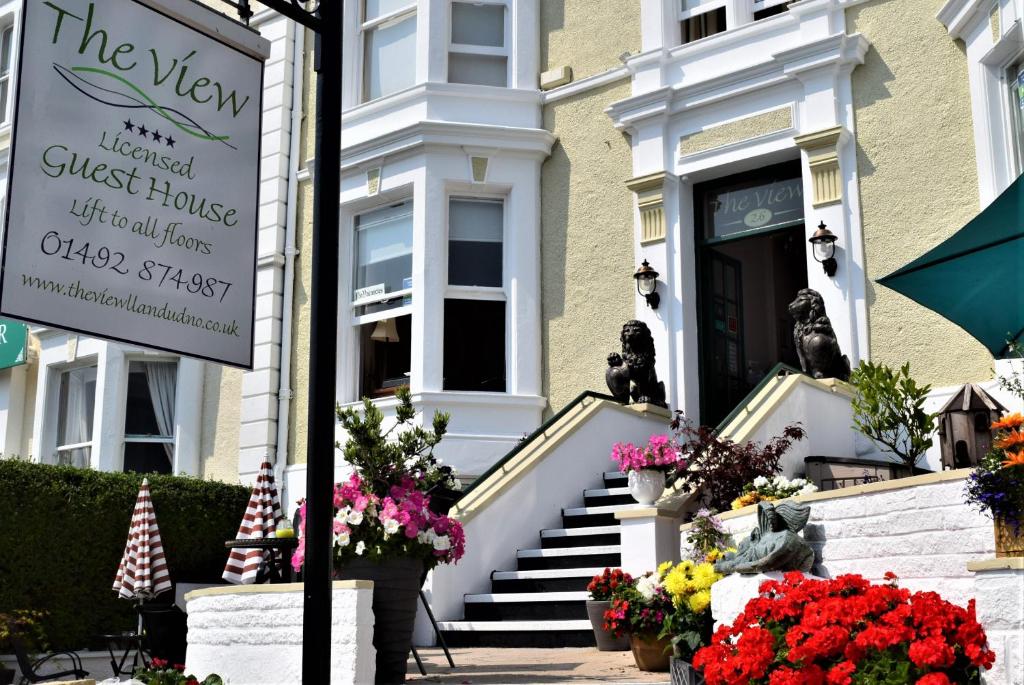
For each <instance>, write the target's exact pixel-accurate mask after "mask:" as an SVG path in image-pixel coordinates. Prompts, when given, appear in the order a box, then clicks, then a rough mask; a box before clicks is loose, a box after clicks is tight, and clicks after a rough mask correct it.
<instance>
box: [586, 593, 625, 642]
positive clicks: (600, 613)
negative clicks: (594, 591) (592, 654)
mask: <svg viewBox="0 0 1024 685" xmlns="http://www.w3.org/2000/svg"><path fill="white" fill-rule="evenodd" d="M611 604H612V603H611V602H610V601H608V600H607V599H600V600H599V599H588V600H587V618H589V619H590V627H591V628H593V629H594V639H595V640H597V651H599V652H628V651H629V635H626V634H623V635H622V636H621V637H615V634H614V633H610V632H608V631H607V630H605V629H604V612H606V611H607V610H608V607H610V606H611Z"/></svg>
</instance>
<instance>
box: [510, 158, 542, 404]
mask: <svg viewBox="0 0 1024 685" xmlns="http://www.w3.org/2000/svg"><path fill="white" fill-rule="evenodd" d="M524 164H528V165H529V169H530V172H531V173H530V179H529V180H528V181H527V182H525V183H520V184H518V185H517V186H515V187H514V188H513V190H512V192H511V193H510V194H509V196H508V208H507V210H506V215H507V218H506V224H505V245H506V249H508V250H509V251H510V253H511V254H509V256H508V259H507V260H506V264H508V267H509V268H508V270H509V272H510V273H506V274H505V292H506V294H507V297H508V304H507V307H508V310H509V311H508V315H507V320H508V321H509V327H508V330H507V331H506V339H507V341H508V342H507V346H506V349H507V354H508V371H509V373H508V387H507V391H508V392H509V393H510V394H514V395H540V393H541V316H540V306H541V303H540V164H541V162H540V160H536V161H533V160H531V161H529V162H524Z"/></svg>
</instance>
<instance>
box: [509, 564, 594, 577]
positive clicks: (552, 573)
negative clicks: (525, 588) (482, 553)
mask: <svg viewBox="0 0 1024 685" xmlns="http://www.w3.org/2000/svg"><path fill="white" fill-rule="evenodd" d="M603 572H604V566H601V567H600V568H598V567H592V568H542V569H535V570H532V571H495V572H494V573H493V574H491V579H492V580H550V579H552V578H592V577H593V576H596V575H598V574H599V573H603Z"/></svg>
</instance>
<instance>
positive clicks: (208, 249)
mask: <svg viewBox="0 0 1024 685" xmlns="http://www.w3.org/2000/svg"><path fill="white" fill-rule="evenodd" d="M162 2H163V3H164V5H166V7H174V8H178V9H177V10H170V9H168V10H166V11H159V10H157V9H155V8H154V7H152V6H150V5H151V4H155V3H153V2H152V0H146V3H145V4H144V3H143V2H141V1H140V0H102V1H100V0H93V1H92V2H89V1H88V0H45V1H44V0H32V1H31V2H26V3H24V5H23V20H22V36H21V54H20V57H19V76H18V86H19V87H18V95H17V103H16V107H15V128H14V131H15V134H14V142H13V144H12V150H11V174H10V180H9V185H8V211H7V214H6V216H7V224H6V231H5V235H4V251H3V273H2V276H0V278H2V281H0V312H2V313H3V314H5V315H9V316H12V317H15V318H17V319H20V320H23V321H32V322H36V323H41V324H44V325H52V326H56V327H59V328H63V329H67V330H72V331H77V332H81V333H86V334H89V335H95V336H99V337H103V338H110V339H112V340H119V341H123V342H128V343H132V344H138V345H144V346H148V347H154V348H158V349H163V350H169V351H173V352H176V353H181V354H185V355H189V356H194V357H200V358H203V359H209V360H213V361H218V362H223V363H227V364H232V365H236V366H242V367H246V368H251V367H252V355H253V344H252V332H253V315H254V308H253V303H254V295H255V274H256V233H257V231H256V221H257V207H258V206H259V202H258V197H257V192H258V188H259V160H260V115H261V109H262V94H263V62H262V60H261V59H260V58H259V57H258V56H257V54H259V53H262V54H263V56H264V57H265V56H266V52H265V50H266V42H265V41H262V39H259V38H258V37H257V38H256V39H252V38H250V39H249V40H250V41H251V44H252V45H255V46H256V47H250V48H249V49H248V50H243V49H242V48H241V47H240V46H239V45H237V44H227V43H225V42H221V41H219V40H215V39H213V38H211V37H209V36H208V35H206V34H204V33H201V32H200V31H198V30H197V29H195V28H193V27H192V26H190V25H189V24H186V23H185V22H184V21H183V20H182V19H183V17H181V16H179V15H177V14H175V12H176V11H184V10H181V7H183V6H184V5H188V4H189V3H184V4H183V3H181V2H180V1H179V0H162ZM188 11H189V12H191V13H192V14H195V13H201V14H200V16H199V17H198V18H197V20H196V21H194V22H192V23H194V24H196V25H202V26H210V27H212V26H215V25H216V26H217V29H218V30H219V31H221V32H225V33H227V34H228V35H231V34H232V32H233V33H234V34H235V35H238V32H239V27H237V26H233V25H231V24H230V22H227V21H226V20H224V19H223V18H222V17H219V16H218V15H216V14H215V13H213V12H210V11H208V10H207V9H205V8H202V7H201V6H199V5H193V7H191V8H188ZM242 31H244V32H245V33H248V31H246V30H244V29H242ZM254 53H255V54H254Z"/></svg>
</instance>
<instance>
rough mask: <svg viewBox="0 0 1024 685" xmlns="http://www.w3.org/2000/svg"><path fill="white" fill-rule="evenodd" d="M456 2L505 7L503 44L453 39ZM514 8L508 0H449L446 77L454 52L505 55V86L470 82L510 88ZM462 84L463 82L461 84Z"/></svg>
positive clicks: (491, 55) (484, 86) (487, 55)
mask: <svg viewBox="0 0 1024 685" xmlns="http://www.w3.org/2000/svg"><path fill="white" fill-rule="evenodd" d="M456 2H463V3H464V4H467V5H498V6H501V7H503V8H504V18H503V20H502V24H503V25H502V41H501V42H502V46H501V47H500V48H499V47H494V46H490V45H469V44H466V43H455V42H454V41H453V40H452V23H453V21H454V12H452V5H454V4H455V3H456ZM511 45H512V8H510V7H509V3H508V2H507V0H489V1H487V0H481V1H479V2H478V1H476V0H449V2H448V50H447V51H446V52H445V71H444V73H445V79H447V78H448V69H449V64H448V63H449V62H450V58H449V55H451V54H452V53H453V52H454V53H458V54H460V55H481V56H485V57H504V58H505V85H504V86H486V85H482V86H481V85H480V84H470V85H474V86H479V87H483V88H509V87H510V85H511V83H512V50H511V47H510V46H511ZM460 85H462V84H460Z"/></svg>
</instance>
